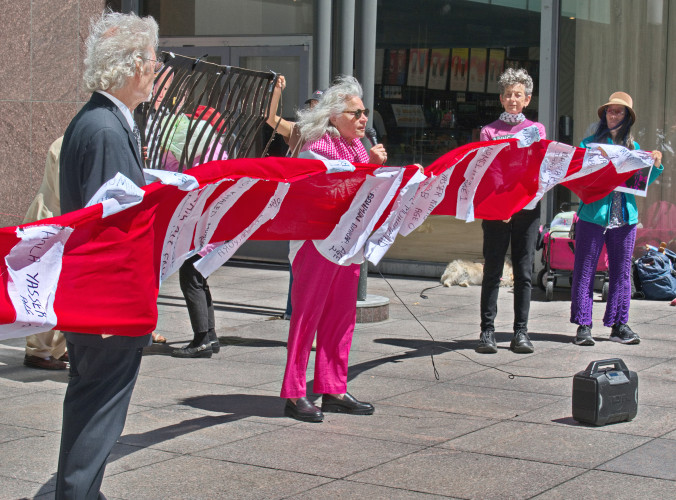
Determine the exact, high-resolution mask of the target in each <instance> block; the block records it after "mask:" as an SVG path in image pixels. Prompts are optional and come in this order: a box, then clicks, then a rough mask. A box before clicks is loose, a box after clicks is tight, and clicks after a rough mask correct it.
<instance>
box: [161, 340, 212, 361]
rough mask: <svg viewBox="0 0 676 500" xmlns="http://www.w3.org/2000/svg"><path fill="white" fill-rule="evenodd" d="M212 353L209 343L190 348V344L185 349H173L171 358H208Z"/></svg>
mask: <svg viewBox="0 0 676 500" xmlns="http://www.w3.org/2000/svg"><path fill="white" fill-rule="evenodd" d="M213 353H214V351H213V350H212V349H211V343H206V344H202V345H198V346H197V347H192V343H191V344H188V345H187V346H185V347H180V348H178V349H174V350H173V351H172V352H171V356H172V357H173V358H210V357H211V355H212V354H213Z"/></svg>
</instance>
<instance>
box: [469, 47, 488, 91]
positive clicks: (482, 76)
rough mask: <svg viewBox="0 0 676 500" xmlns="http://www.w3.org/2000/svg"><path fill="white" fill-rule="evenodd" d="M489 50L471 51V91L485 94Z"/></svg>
mask: <svg viewBox="0 0 676 500" xmlns="http://www.w3.org/2000/svg"><path fill="white" fill-rule="evenodd" d="M487 55H488V50H487V49H471V50H470V53H469V91H470V92H483V91H484V90H485V89H486V56H487Z"/></svg>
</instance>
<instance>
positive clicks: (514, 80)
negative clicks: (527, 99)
mask: <svg viewBox="0 0 676 500" xmlns="http://www.w3.org/2000/svg"><path fill="white" fill-rule="evenodd" d="M519 83H520V84H522V85H523V87H524V89H525V90H526V95H533V79H532V78H531V77H530V75H529V74H528V72H527V71H526V70H525V69H523V68H519V69H514V68H508V69H507V70H506V71H505V72H504V73H503V74H501V75H500V78H499V79H498V88H499V89H500V93H501V94H504V92H505V89H507V87H511V86H512V85H517V84H519Z"/></svg>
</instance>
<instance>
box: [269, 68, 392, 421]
mask: <svg viewBox="0 0 676 500" xmlns="http://www.w3.org/2000/svg"><path fill="white" fill-rule="evenodd" d="M361 97H362V89H361V85H359V82H357V80H356V79H355V78H353V77H351V76H343V77H340V78H338V79H337V80H336V82H335V83H334V85H333V86H331V87H330V88H329V89H328V90H327V91H326V92H324V95H323V96H322V97H321V99H320V100H319V103H318V104H317V105H316V106H315V107H314V108H313V109H308V110H303V111H300V112H299V113H298V118H299V120H298V123H299V126H300V130H301V135H302V136H303V139H304V140H305V141H306V142H305V144H304V146H303V148H302V150H301V153H300V155H299V156H300V157H301V158H303V157H305V158H323V159H330V160H347V161H349V162H352V163H375V164H378V165H382V164H383V163H384V162H385V160H386V159H387V153H386V152H385V148H384V147H383V145H382V144H377V145H375V146H373V147H372V148H371V150H370V151H369V152H368V153H367V152H366V149H365V148H364V146H363V145H362V143H361V141H360V139H361V138H362V137H364V133H365V128H366V123H367V121H368V114H369V110H368V109H365V108H364V103H363V102H362V100H361ZM289 260H290V261H291V266H292V270H293V277H294V278H293V285H292V287H291V302H292V305H293V314H292V315H291V321H290V324H289V340H288V343H287V360H286V370H285V372H284V381H283V383H282V390H281V394H280V396H281V397H282V398H286V399H287V401H286V406H285V407H284V415H286V416H288V417H292V418H295V419H298V420H303V421H306V422H321V421H322V420H323V419H324V414H323V413H322V412H323V411H324V412H339V413H350V414H353V415H371V414H372V413H373V411H374V409H373V405H371V404H370V403H363V402H361V401H358V400H357V399H355V398H354V397H353V396H351V395H350V394H349V393H348V392H347V365H348V356H349V353H350V345H351V344H352V334H353V332H354V326H355V322H356V314H357V282H358V281H359V264H358V263H347V264H346V265H338V264H335V263H333V262H330V261H328V260H327V259H325V258H324V257H323V256H322V255H321V254H320V253H319V251H318V250H317V248H316V247H315V244H314V242H312V241H299V242H291V252H290V254H289ZM315 333H316V334H317V352H316V358H315V377H314V387H313V389H314V392H315V393H317V394H322V408H321V410H320V409H319V408H317V407H316V406H315V405H314V404H313V403H312V402H311V401H310V400H308V398H307V397H306V392H307V388H306V380H305V372H306V370H307V365H308V360H309V358H310V352H311V349H312V341H313V340H314V338H315Z"/></svg>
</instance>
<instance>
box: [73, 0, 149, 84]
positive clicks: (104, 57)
mask: <svg viewBox="0 0 676 500" xmlns="http://www.w3.org/2000/svg"><path fill="white" fill-rule="evenodd" d="M158 39H159V27H158V26H157V22H156V21H155V19H153V18H152V17H150V16H148V17H144V18H140V17H138V16H137V15H136V14H120V13H118V12H111V11H110V10H106V11H104V12H103V14H102V15H101V17H100V18H98V19H92V22H91V25H90V29H89V37H87V41H86V42H85V50H86V55H85V60H84V74H83V79H84V85H85V87H86V88H87V90H89V91H91V92H95V91H97V90H105V91H115V90H118V89H120V88H122V87H124V85H125V84H126V83H127V81H128V80H129V78H131V77H133V76H134V74H135V73H136V68H137V64H138V62H139V60H140V59H144V58H148V57H151V55H152V54H151V53H150V52H149V48H152V49H157V45H158Z"/></svg>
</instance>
